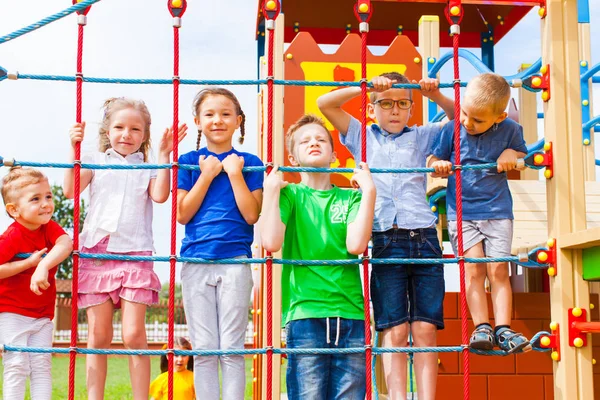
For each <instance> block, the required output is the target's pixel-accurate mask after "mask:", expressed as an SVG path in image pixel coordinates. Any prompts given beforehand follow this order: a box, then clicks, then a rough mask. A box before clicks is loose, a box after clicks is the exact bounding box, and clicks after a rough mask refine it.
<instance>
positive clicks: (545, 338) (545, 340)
mask: <svg viewBox="0 0 600 400" xmlns="http://www.w3.org/2000/svg"><path fill="white" fill-rule="evenodd" d="M540 343H541V344H542V346H544V347H548V346H550V338H549V337H548V336H543V337H542V339H541V340H540Z"/></svg>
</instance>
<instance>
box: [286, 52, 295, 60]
mask: <svg viewBox="0 0 600 400" xmlns="http://www.w3.org/2000/svg"><path fill="white" fill-rule="evenodd" d="M285 58H287V59H288V60H291V59H292V58H294V56H293V55H292V53H287V54H286V55H285Z"/></svg>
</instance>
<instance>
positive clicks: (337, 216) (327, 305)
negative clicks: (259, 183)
mask: <svg viewBox="0 0 600 400" xmlns="http://www.w3.org/2000/svg"><path fill="white" fill-rule="evenodd" d="M360 200H361V194H360V193H359V192H358V191H356V190H343V189H340V188H338V187H335V186H334V187H333V188H332V189H331V190H315V189H311V188H309V187H308V186H306V185H304V184H302V183H300V184H289V185H288V186H286V187H285V188H283V189H282V190H281V197H280V200H279V206H280V209H281V221H282V222H283V223H284V224H285V225H286V230H285V239H284V242H283V258H284V259H287V260H342V259H355V258H357V257H356V256H355V255H352V254H350V253H348V250H347V248H346V233H347V230H348V224H349V223H351V222H352V221H354V219H355V218H356V214H357V213H358V209H359V206H360ZM281 291H282V295H281V308H282V313H283V315H282V324H283V325H284V326H285V324H286V323H287V322H289V321H293V320H297V319H305V318H326V317H341V318H346V319H363V315H364V312H363V294H362V287H361V280H360V273H359V267H358V263H357V264H356V265H323V266H307V265H283V270H282V275H281Z"/></svg>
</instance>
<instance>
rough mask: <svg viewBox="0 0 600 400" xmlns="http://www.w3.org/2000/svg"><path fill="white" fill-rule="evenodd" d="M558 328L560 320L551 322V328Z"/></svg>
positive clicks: (553, 329)
mask: <svg viewBox="0 0 600 400" xmlns="http://www.w3.org/2000/svg"><path fill="white" fill-rule="evenodd" d="M557 328H558V322H550V330H552V331H555V330H556V329H557Z"/></svg>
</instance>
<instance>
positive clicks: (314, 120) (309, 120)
mask: <svg viewBox="0 0 600 400" xmlns="http://www.w3.org/2000/svg"><path fill="white" fill-rule="evenodd" d="M310 124H315V125H319V126H320V127H321V128H323V130H324V131H325V132H327V137H328V138H329V143H330V144H331V149H333V137H332V136H331V132H329V129H327V126H325V122H324V121H323V120H322V119H321V118H319V117H317V116H316V115H314V114H304V115H303V116H301V117H300V119H299V120H298V121H296V122H294V123H293V124H292V125H291V126H290V127H289V129H288V131H287V133H286V134H285V144H286V146H287V149H288V152H289V153H290V154H293V153H294V145H295V142H294V133H296V131H297V130H298V129H300V128H302V127H303V126H306V125H310Z"/></svg>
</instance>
